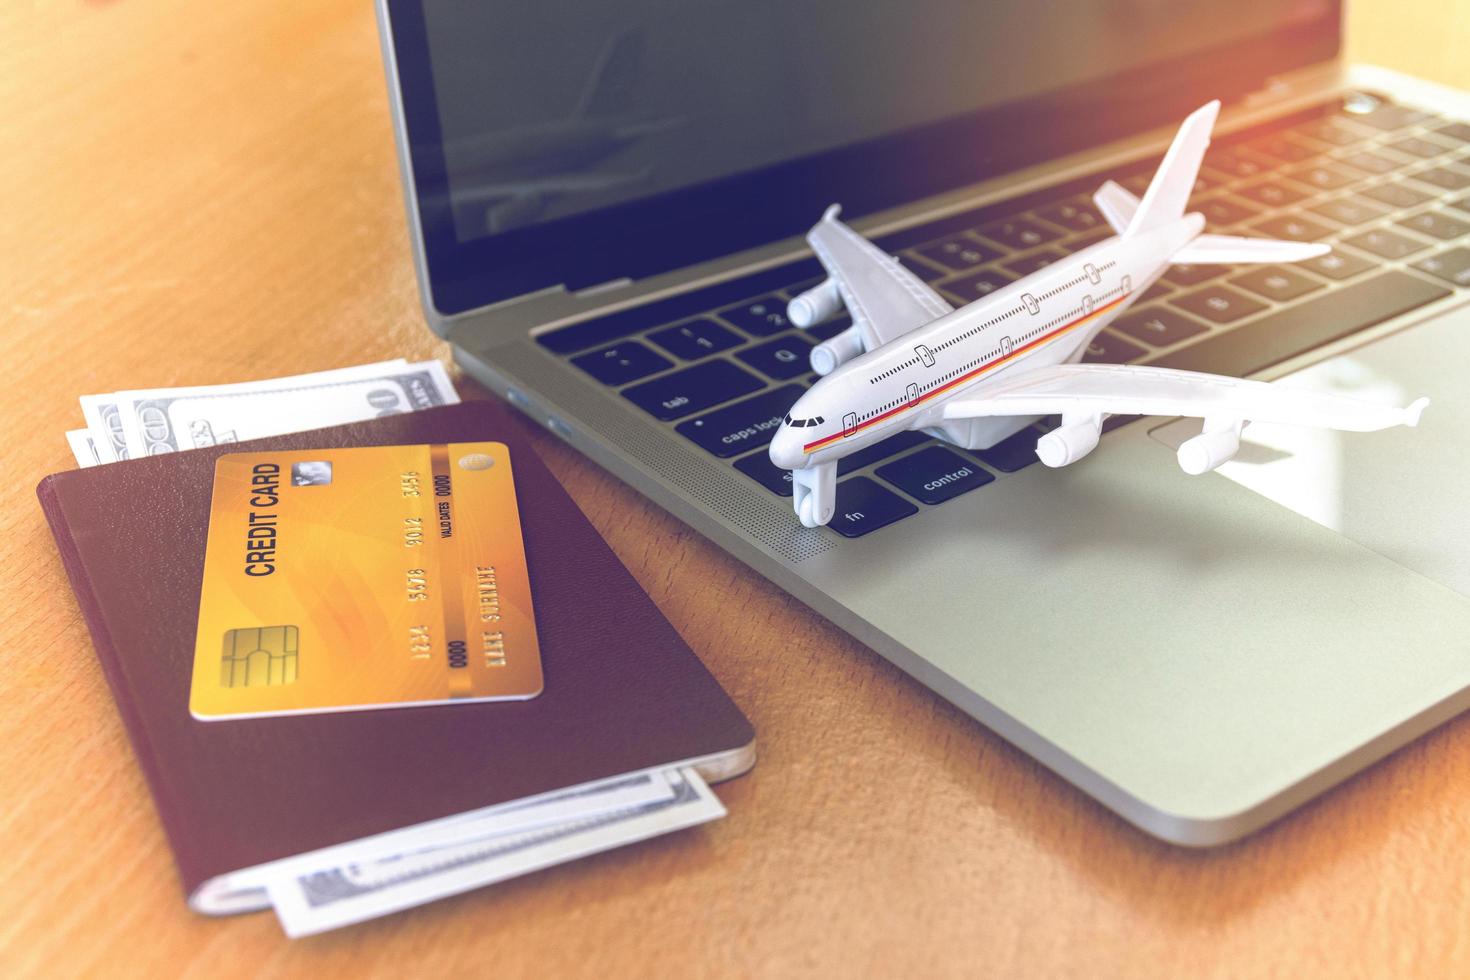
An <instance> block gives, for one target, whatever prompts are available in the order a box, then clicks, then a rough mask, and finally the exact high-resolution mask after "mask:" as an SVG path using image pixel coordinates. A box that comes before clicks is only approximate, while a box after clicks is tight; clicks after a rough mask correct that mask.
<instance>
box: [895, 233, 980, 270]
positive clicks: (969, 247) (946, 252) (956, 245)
mask: <svg viewBox="0 0 1470 980" xmlns="http://www.w3.org/2000/svg"><path fill="white" fill-rule="evenodd" d="M914 251H915V252H918V253H919V255H921V256H923V257H924V258H926V259H928V260H929V261H931V262H935V263H937V264H938V265H939V266H940V267H942V268H945V269H950V270H952V271H954V272H966V271H968V270H970V269H973V268H975V267H977V266H981V265H984V264H985V263H987V262H990V261H993V260H995V259H998V258H1000V256H1001V253H1000V252H998V251H996V250H995V249H993V248H990V247H989V246H987V245H981V244H980V243H979V242H977V241H976V240H975V239H973V238H971V237H970V236H969V235H954V236H952V237H950V238H946V239H944V240H943V241H939V242H935V243H934V244H933V245H925V246H922V247H920V248H916V249H914Z"/></svg>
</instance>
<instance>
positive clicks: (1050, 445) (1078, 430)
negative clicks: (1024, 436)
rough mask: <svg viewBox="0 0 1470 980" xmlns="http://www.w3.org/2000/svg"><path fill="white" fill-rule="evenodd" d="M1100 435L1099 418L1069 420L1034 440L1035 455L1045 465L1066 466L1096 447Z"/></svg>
mask: <svg viewBox="0 0 1470 980" xmlns="http://www.w3.org/2000/svg"><path fill="white" fill-rule="evenodd" d="M1101 435H1102V419H1101V418H1098V417H1095V416H1094V417H1093V418H1085V419H1083V420H1082V421H1080V422H1071V423H1068V424H1066V425H1063V426H1061V427H1059V428H1056V429H1053V430H1052V431H1050V432H1048V433H1047V434H1046V435H1044V436H1042V437H1041V438H1040V439H1038V440H1036V455H1037V456H1038V457H1039V458H1040V459H1041V461H1042V462H1043V463H1045V464H1046V465H1047V466H1066V465H1068V464H1069V463H1075V462H1077V461H1078V460H1079V459H1081V458H1082V457H1083V456H1086V455H1087V454H1088V453H1090V452H1092V451H1093V450H1094V449H1096V448H1097V440H1098V438H1099V437H1100V436H1101Z"/></svg>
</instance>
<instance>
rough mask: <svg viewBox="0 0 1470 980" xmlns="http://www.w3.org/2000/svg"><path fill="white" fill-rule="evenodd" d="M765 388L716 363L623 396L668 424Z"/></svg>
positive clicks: (646, 384)
mask: <svg viewBox="0 0 1470 980" xmlns="http://www.w3.org/2000/svg"><path fill="white" fill-rule="evenodd" d="M764 387H765V382H763V381H761V379H760V378H757V377H756V376H755V375H753V374H751V373H750V372H749V371H742V370H740V368H738V367H736V366H735V365H733V364H731V363H730V362H729V361H723V360H719V361H705V362H704V363H703V364H696V365H695V366H694V367H691V368H685V369H684V370H682V371H675V372H674V373H673V374H666V375H664V376H663V377H661V378H654V379H653V380H652V381H645V382H643V383H642V384H639V385H634V386H633V387H631V388H624V389H623V396H624V397H625V398H627V399H628V400H629V401H631V402H632V403H633V404H635V405H637V406H638V407H639V408H641V409H643V410H644V411H645V412H648V413H649V414H650V415H652V416H653V417H654V418H656V419H659V420H660V421H663V422H671V421H673V420H674V419H681V418H683V417H684V416H686V415H692V414H694V413H695V412H700V411H703V410H704V409H706V408H709V407H710V406H712V405H718V404H719V403H720V402H727V401H729V400H730V399H732V398H739V397H740V396H741V395H748V394H750V393H751V392H752V391H760V390H761V389H762V388H764Z"/></svg>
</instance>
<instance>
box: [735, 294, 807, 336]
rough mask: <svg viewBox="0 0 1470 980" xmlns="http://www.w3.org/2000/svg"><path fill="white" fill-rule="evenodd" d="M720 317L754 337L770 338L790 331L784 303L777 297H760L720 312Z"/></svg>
mask: <svg viewBox="0 0 1470 980" xmlns="http://www.w3.org/2000/svg"><path fill="white" fill-rule="evenodd" d="M720 316H722V317H724V318H725V319H726V320H728V321H730V322H731V323H733V324H735V326H737V327H739V328H740V329H741V330H744V331H745V332H746V333H748V334H752V335H754V336H756V337H770V336H772V335H773V334H778V333H780V332H781V331H783V330H790V329H791V322H790V321H789V320H787V319H786V301H785V300H783V299H781V298H780V297H779V296H762V297H760V298H759V299H753V300H750V301H749V302H747V303H741V304H740V305H739V306H732V307H729V308H728V309H724V310H720Z"/></svg>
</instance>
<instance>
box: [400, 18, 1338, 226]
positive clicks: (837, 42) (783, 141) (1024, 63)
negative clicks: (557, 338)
mask: <svg viewBox="0 0 1470 980" xmlns="http://www.w3.org/2000/svg"><path fill="white" fill-rule="evenodd" d="M1325 6H1327V0H1269V2H1258V3H1250V4H1233V3H1219V2H1213V0H1073V2H1069V3H1066V4H1042V3H1034V2H1030V0H1000V2H988V3H974V2H962V0H923V2H914V3H904V4H896V3H872V4H859V3H852V2H850V0H799V2H791V0H742V2H739V3H736V2H732V0H711V2H670V0H620V2H617V3H610V2H609V3H596V4H586V3H581V2H575V3H574V2H569V0H546V2H540V3H535V4H530V3H518V4H508V3H484V4H448V3H430V4H426V5H425V15H426V25H425V26H426V33H427V37H428V42H429V46H430V48H431V51H432V59H431V60H432V66H433V68H432V70H433V78H434V88H435V91H436V93H437V102H438V110H439V117H440V118H439V122H440V128H441V131H442V135H443V144H442V154H443V160H442V166H443V167H444V172H445V176H446V177H447V179H448V186H449V197H450V204H451V209H452V214H453V224H454V233H455V236H456V238H457V239H458V240H459V241H461V242H464V241H469V240H472V239H477V238H482V237H485V236H487V235H493V234H496V233H498V232H501V231H506V230H510V229H513V228H519V227H525V226H528V225H533V224H538V223H541V222H544V221H547V220H551V219H554V218H561V217H565V216H568V215H572V214H577V213H580V212H585V211H590V210H595V209H598V208H602V207H605V206H607V205H610V204H614V203H619V202H623V201H629V200H633V199H637V198H642V197H647V196H650V195H654V194H660V193H663V192H667V191H671V190H675V189H678V188H683V187H687V186H690V185H693V184H698V183H702V182H705V181H709V180H713V179H716V178H719V177H722V176H726V175H729V174H732V173H737V172H741V171H747V170H751V169H753V168H758V167H762V166H767V165H770V164H774V163H779V162H782V161H785V160H790V159H793V158H797V157H802V156H806V155H809V154H813V153H817V152H820V151H823V150H828V149H832V148H836V147H842V146H847V145H851V144H854V143H859V142H862V141H865V140H870V139H873V138H875V137H881V136H885V135H888V134H893V133H897V132H901V131H903V130H906V129H910V128H913V127H916V126H921V125H924V124H927V123H933V122H937V121H940V120H944V119H947V118H952V117H956V116H962V115H964V114H966V113H971V112H974V111H976V110H979V109H984V108H986V107H990V106H996V105H999V104H1002V103H1006V102H1010V101H1014V100H1018V99H1024V98H1027V97H1031V96H1035V95H1038V94H1041V93H1044V92H1048V91H1051V90H1054V89H1061V88H1065V87H1070V86H1076V85H1078V84H1081V83H1086V82H1087V81H1088V80H1090V79H1094V78H1102V77H1105V76H1108V75H1113V74H1116V73H1118V72H1121V71H1125V70H1128V69H1133V68H1138V67H1142V66H1146V65H1148V64H1150V63H1152V62H1158V61H1164V60H1167V59H1170V58H1178V57H1180V56H1187V55H1189V54H1190V53H1192V52H1194V51H1198V50H1203V49H1205V48H1209V47H1214V46H1218V45H1221V44H1225V43H1229V42H1230V41H1233V40H1238V39H1243V38H1247V37H1251V36H1256V35H1260V34H1263V33H1265V32H1268V31H1270V30H1273V29H1276V28H1279V27H1283V26H1286V25H1289V24H1292V23H1296V22H1300V21H1305V20H1310V19H1313V18H1317V17H1320V16H1322V13H1323V8H1324V7H1325Z"/></svg>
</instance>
